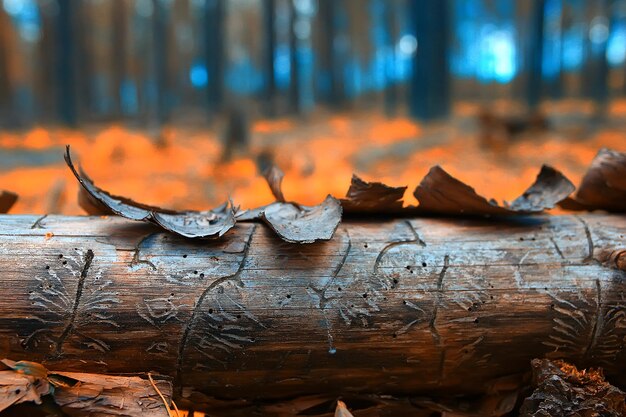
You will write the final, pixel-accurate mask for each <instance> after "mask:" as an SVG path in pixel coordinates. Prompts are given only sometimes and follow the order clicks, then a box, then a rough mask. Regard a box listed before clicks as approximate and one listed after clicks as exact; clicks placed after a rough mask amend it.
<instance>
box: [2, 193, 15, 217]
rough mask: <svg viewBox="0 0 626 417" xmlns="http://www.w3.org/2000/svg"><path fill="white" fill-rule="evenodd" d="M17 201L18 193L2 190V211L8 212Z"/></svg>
mask: <svg viewBox="0 0 626 417" xmlns="http://www.w3.org/2000/svg"><path fill="white" fill-rule="evenodd" d="M16 201H17V194H15V193H12V192H10V191H1V192H0V213H8V211H9V210H11V207H13V204H15V202H16Z"/></svg>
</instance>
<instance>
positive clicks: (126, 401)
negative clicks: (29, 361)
mask: <svg viewBox="0 0 626 417" xmlns="http://www.w3.org/2000/svg"><path fill="white" fill-rule="evenodd" d="M52 375H54V376H56V377H60V378H66V379H70V380H74V381H77V383H76V384H74V385H73V386H69V385H68V386H61V387H57V388H56V389H55V391H54V400H55V402H56V403H57V404H58V405H59V406H60V407H61V408H62V409H63V412H64V413H66V414H68V415H70V416H102V415H107V416H152V417H162V416H167V415H168V411H167V410H166V408H165V405H164V404H163V401H162V400H161V398H160V397H159V395H158V393H157V392H156V390H155V389H154V387H153V386H152V384H151V383H150V381H148V380H146V379H143V378H140V377H136V376H134V377H121V376H110V375H98V374H84V373H78V372H54V373H51V376H52ZM155 383H156V384H157V386H158V388H159V391H161V393H162V394H163V395H164V396H165V398H166V399H167V400H168V402H169V401H170V400H171V398H172V385H171V384H170V383H169V382H168V381H164V380H157V381H155Z"/></svg>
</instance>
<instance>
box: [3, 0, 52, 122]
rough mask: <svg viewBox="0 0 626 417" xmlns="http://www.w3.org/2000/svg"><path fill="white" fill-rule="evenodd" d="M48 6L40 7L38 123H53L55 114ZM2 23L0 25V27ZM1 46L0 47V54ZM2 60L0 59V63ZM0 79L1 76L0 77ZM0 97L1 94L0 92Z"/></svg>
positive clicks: (37, 83) (50, 13) (37, 84)
mask: <svg viewBox="0 0 626 417" xmlns="http://www.w3.org/2000/svg"><path fill="white" fill-rule="evenodd" d="M48 7H50V6H49V5H47V6H46V5H41V6H40V9H39V10H40V13H41V40H40V41H39V44H38V54H37V55H38V58H39V68H38V69H37V70H36V78H37V80H36V95H37V101H38V105H39V109H40V110H39V122H40V123H42V122H43V123H51V122H52V123H53V122H55V121H56V117H57V114H56V112H55V111H54V109H55V107H56V103H55V101H54V97H55V94H54V93H55V76H56V75H55V73H54V72H53V71H50V68H54V60H55V49H56V48H55V39H54V21H55V18H54V15H53V14H52V12H51V11H50V10H49V9H48ZM1 25H2V23H0V26H1ZM1 50H2V46H0V53H2V52H1ZM1 61H2V59H1V58H0V62H1ZM0 79H2V76H1V75H0ZM0 96H2V93H1V92H0Z"/></svg>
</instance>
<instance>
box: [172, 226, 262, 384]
mask: <svg viewBox="0 0 626 417" xmlns="http://www.w3.org/2000/svg"><path fill="white" fill-rule="evenodd" d="M256 228H257V225H256V224H253V225H252V227H251V229H250V234H249V235H248V239H247V240H246V243H245V245H244V248H243V251H242V253H243V256H242V258H241V262H240V263H239V265H238V267H237V270H236V271H235V273H233V274H230V275H227V276H224V277H221V278H218V279H216V280H215V281H213V282H212V283H211V284H209V286H208V287H206V288H205V289H204V291H203V292H202V293H201V294H200V296H199V297H198V300H197V301H196V304H195V306H194V308H193V310H192V312H191V317H190V318H189V320H188V321H187V323H186V325H185V328H184V329H183V333H182V336H181V340H180V343H179V344H178V357H177V360H176V375H175V382H176V387H175V389H176V391H177V392H178V394H179V395H180V394H181V393H182V388H183V384H182V382H183V381H182V368H183V359H184V354H185V351H186V350H187V343H188V341H189V336H190V334H191V332H192V331H193V330H194V326H195V323H196V319H197V316H198V314H199V313H200V308H201V307H202V303H203V301H204V299H205V298H206V297H207V295H208V294H209V292H211V290H213V289H214V288H216V287H217V286H218V285H220V284H223V283H225V282H227V281H233V280H234V281H237V280H238V279H239V276H240V275H241V272H242V271H243V269H244V266H245V264H246V261H247V260H248V252H249V251H250V246H251V243H252V239H253V237H254V232H255V231H256Z"/></svg>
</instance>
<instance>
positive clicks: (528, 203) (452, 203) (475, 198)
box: [413, 165, 575, 216]
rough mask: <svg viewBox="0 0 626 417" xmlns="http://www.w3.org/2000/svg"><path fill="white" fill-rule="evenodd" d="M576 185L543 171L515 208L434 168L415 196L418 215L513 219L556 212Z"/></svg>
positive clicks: (542, 168)
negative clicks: (419, 213)
mask: <svg viewBox="0 0 626 417" xmlns="http://www.w3.org/2000/svg"><path fill="white" fill-rule="evenodd" d="M574 188H575V187H574V185H573V184H572V183H571V182H570V181H569V180H568V179H567V178H565V176H564V175H563V174H561V173H560V172H559V171H557V170H556V169H554V168H551V167H549V166H546V165H544V166H543V167H541V171H540V172H539V175H537V179H536V180H535V182H534V183H533V184H532V185H531V186H530V187H529V188H528V189H527V190H526V191H525V192H524V194H522V195H521V196H520V197H518V198H517V199H515V201H513V202H512V203H511V204H505V205H503V206H501V205H499V204H498V203H497V201H495V200H493V199H491V200H487V199H486V198H485V197H482V196H480V195H478V194H477V193H476V191H475V190H474V189H473V188H472V187H470V186H469V185H467V184H465V183H463V182H461V181H459V180H457V179H456V178H454V177H452V176H451V175H450V174H448V173H447V172H446V171H444V170H443V169H442V168H441V167H439V166H434V167H433V168H431V169H430V171H429V172H428V174H427V175H426V176H425V177H424V179H422V182H421V183H420V184H419V185H418V186H417V188H416V189H415V192H414V193H413V195H415V198H417V200H418V201H419V203H420V204H419V206H418V207H417V209H416V211H417V212H422V213H431V214H446V215H473V216H490V215H504V216H506V215H512V214H532V213H541V212H542V211H544V210H546V209H550V208H553V207H554V206H555V205H556V204H557V203H558V202H560V201H562V200H563V199H565V198H566V197H567V196H568V195H570V194H571V193H572V192H573V191H574Z"/></svg>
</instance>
